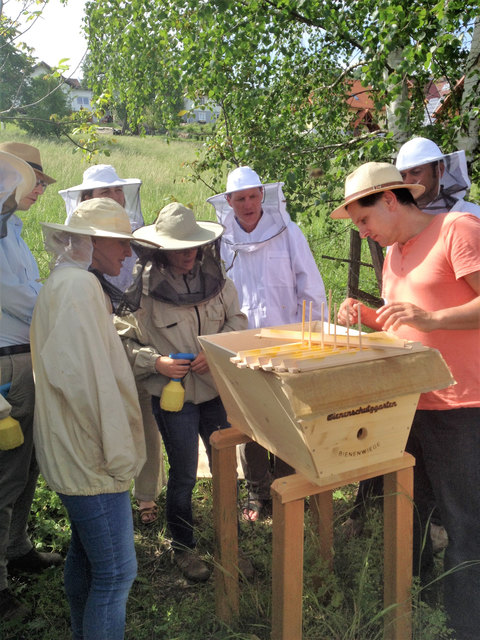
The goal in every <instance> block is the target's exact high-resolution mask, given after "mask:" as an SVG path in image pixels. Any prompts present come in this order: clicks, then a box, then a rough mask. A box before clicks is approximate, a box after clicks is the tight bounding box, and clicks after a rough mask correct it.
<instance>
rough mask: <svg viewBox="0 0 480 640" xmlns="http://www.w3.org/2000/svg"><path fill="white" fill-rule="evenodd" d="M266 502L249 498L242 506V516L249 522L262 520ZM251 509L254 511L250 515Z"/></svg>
mask: <svg viewBox="0 0 480 640" xmlns="http://www.w3.org/2000/svg"><path fill="white" fill-rule="evenodd" d="M264 506H265V503H264V502H263V500H249V501H248V502H247V503H246V504H244V505H243V507H242V518H243V520H246V521H247V522H257V520H260V516H261V514H262V511H263V508H264ZM249 511H252V512H253V513H252V514H251V515H249Z"/></svg>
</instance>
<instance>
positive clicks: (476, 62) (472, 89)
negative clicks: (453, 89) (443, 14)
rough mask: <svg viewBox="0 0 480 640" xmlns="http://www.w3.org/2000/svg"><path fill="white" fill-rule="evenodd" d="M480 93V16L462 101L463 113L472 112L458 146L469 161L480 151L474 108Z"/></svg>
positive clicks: (477, 20) (467, 67)
mask: <svg viewBox="0 0 480 640" xmlns="http://www.w3.org/2000/svg"><path fill="white" fill-rule="evenodd" d="M479 95H480V17H478V18H477V19H476V21H475V26H474V29H473V34H472V44H471V48H470V53H469V54H468V58H467V64H466V66H465V81H464V87H463V95H462V102H461V113H468V114H470V118H469V121H468V126H467V128H466V129H462V130H460V132H459V134H458V138H457V147H458V148H459V149H464V150H465V154H466V156H467V161H469V162H471V161H472V160H473V158H474V157H475V156H477V155H478V154H479V153H480V141H479V134H480V121H479V118H478V113H477V112H476V111H475V109H474V108H473V107H474V106H478V96H479Z"/></svg>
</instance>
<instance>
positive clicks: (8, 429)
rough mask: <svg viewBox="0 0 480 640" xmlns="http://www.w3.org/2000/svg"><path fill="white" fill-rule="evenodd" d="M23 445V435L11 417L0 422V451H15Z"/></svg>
mask: <svg viewBox="0 0 480 640" xmlns="http://www.w3.org/2000/svg"><path fill="white" fill-rule="evenodd" d="M21 444H23V433H22V429H21V428H20V423H19V422H18V420H15V419H14V418H12V417H11V416H7V417H6V418H3V419H2V420H0V450H1V451H8V450H9V449H16V448H17V447H19V446H20V445H21Z"/></svg>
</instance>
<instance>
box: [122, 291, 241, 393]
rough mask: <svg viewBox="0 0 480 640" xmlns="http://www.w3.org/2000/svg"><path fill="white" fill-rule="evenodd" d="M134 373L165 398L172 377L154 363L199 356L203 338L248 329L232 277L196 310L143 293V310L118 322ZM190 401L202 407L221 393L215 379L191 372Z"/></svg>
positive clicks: (188, 383) (188, 381)
mask: <svg viewBox="0 0 480 640" xmlns="http://www.w3.org/2000/svg"><path fill="white" fill-rule="evenodd" d="M115 326H116V328H117V331H118V333H119V335H120V337H121V338H122V340H123V344H124V346H125V349H126V352H127V355H128V358H129V360H130V364H131V365H132V367H133V372H134V374H135V376H136V377H137V379H138V380H141V381H142V383H143V385H144V386H145V388H146V389H147V391H148V392H149V393H150V394H151V395H153V396H160V394H161V392H162V389H163V387H164V386H165V385H166V384H167V382H169V378H167V377H165V376H163V375H161V374H159V373H157V371H156V369H155V362H156V360H157V358H158V357H159V356H161V355H163V356H168V355H169V354H170V353H180V352H183V353H193V354H195V355H196V354H198V352H199V351H200V349H201V347H200V343H199V342H198V339H197V337H198V336H199V335H211V334H214V333H223V332H224V331H241V330H243V329H246V328H247V318H246V316H245V315H244V314H243V313H242V312H241V311H240V306H239V303H238V296H237V291H236V289H235V286H234V284H233V282H232V281H231V280H230V279H229V278H227V279H226V281H225V286H224V288H223V289H222V291H221V292H220V293H219V294H218V295H216V296H215V297H213V298H211V299H210V300H208V301H207V302H202V303H199V304H197V305H195V306H191V307H190V306H177V305H173V304H168V303H166V302H160V301H159V300H155V299H154V298H152V297H151V296H146V295H142V299H141V302H140V308H139V309H138V311H136V312H135V313H134V314H130V315H128V316H126V317H124V318H119V317H116V318H115ZM182 382H183V386H184V388H185V402H192V403H193V404H200V403H201V402H206V401H207V400H211V399H212V398H214V397H216V396H217V395H218V391H217V389H216V387H215V384H214V382H213V378H212V376H211V375H210V374H209V373H207V374H203V375H198V374H195V373H192V372H190V373H188V374H187V375H186V376H185V378H184V379H183V381H182Z"/></svg>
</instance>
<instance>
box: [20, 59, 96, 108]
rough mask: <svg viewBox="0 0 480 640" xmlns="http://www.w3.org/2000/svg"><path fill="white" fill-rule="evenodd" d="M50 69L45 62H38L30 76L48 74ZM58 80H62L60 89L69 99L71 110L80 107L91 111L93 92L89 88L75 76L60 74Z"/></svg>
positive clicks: (36, 76) (35, 76)
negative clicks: (68, 76)
mask: <svg viewBox="0 0 480 640" xmlns="http://www.w3.org/2000/svg"><path fill="white" fill-rule="evenodd" d="M52 71H53V69H52V67H51V66H50V65H48V64H47V63H46V62H39V63H38V64H37V65H35V67H34V69H33V72H32V78H38V77H42V76H46V75H49V74H51V73H52ZM58 80H59V82H60V80H62V81H63V84H62V85H61V90H62V91H63V92H64V93H65V95H66V96H67V98H68V100H69V101H70V105H71V107H72V111H80V110H81V109H86V110H87V111H91V109H92V95H93V94H92V92H91V91H90V89H87V88H86V87H84V86H82V84H81V82H80V81H79V80H77V79H76V78H65V77H64V76H61V78H59V79H58Z"/></svg>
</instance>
